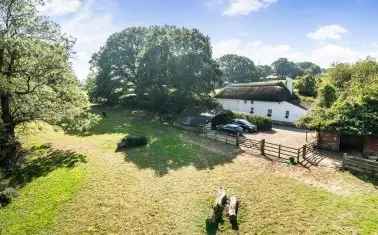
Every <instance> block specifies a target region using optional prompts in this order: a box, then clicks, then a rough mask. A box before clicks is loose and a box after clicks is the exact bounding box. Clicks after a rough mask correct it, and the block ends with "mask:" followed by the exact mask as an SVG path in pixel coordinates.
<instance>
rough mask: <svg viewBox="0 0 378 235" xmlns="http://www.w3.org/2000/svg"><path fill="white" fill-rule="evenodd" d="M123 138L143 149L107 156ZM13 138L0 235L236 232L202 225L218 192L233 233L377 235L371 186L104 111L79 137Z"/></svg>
mask: <svg viewBox="0 0 378 235" xmlns="http://www.w3.org/2000/svg"><path fill="white" fill-rule="evenodd" d="M128 133H142V134H145V135H147V136H148V138H149V145H148V146H147V147H144V148H138V149H134V150H130V151H128V152H127V153H126V152H116V151H115V149H116V144H117V143H118V142H119V141H120V139H121V138H122V137H124V136H125V135H126V134H128ZM21 136H22V141H23V143H24V145H25V146H27V147H28V148H30V149H31V151H30V152H31V153H30V155H31V157H30V159H29V160H28V164H27V165H26V167H25V169H24V170H23V171H21V172H19V174H18V175H17V176H15V177H14V179H11V180H14V181H15V182H18V183H19V185H21V186H22V187H21V188H20V190H19V192H20V195H19V196H18V197H17V198H16V199H15V201H14V202H12V203H11V204H10V205H9V206H8V207H6V208H5V209H0V226H1V227H0V229H1V230H0V231H1V232H0V234H206V233H207V234H215V233H219V234H237V231H233V230H232V229H231V226H230V224H229V222H228V221H227V220H226V219H225V221H224V223H221V224H220V225H219V229H218V231H216V230H215V229H214V228H213V227H207V226H206V222H205V221H206V219H207V217H208V216H209V214H210V211H211V205H212V201H213V198H214V194H215V192H216V190H217V189H218V188H219V187H220V186H223V187H225V188H226V190H227V192H228V193H229V194H233V195H237V196H238V197H239V198H240V199H241V207H240V216H239V220H238V221H239V231H238V232H239V233H240V234H299V233H301V234H352V233H359V234H378V233H377V231H378V192H377V190H376V189H375V188H374V186H372V185H370V184H368V183H365V182H363V181H360V180H359V179H357V178H355V177H354V176H352V175H350V174H348V173H343V172H338V171H333V170H329V169H324V170H323V169H318V170H313V171H311V172H308V171H307V170H304V169H300V168H298V167H293V166H287V165H281V164H278V163H274V162H270V161H266V160H264V159H261V158H258V157H253V156H248V155H247V154H245V153H241V152H240V151H239V150H238V149H235V148H234V147H232V146H226V145H223V144H220V143H216V142H212V141H210V140H206V139H203V138H200V137H198V136H195V135H194V134H190V133H186V132H183V131H181V130H177V129H173V128H170V127H166V126H163V125H161V124H159V123H158V122H154V121H151V120H150V119H149V117H146V116H144V115H143V114H140V113H135V114H131V113H130V112H127V111H117V110H107V118H105V119H104V120H103V121H102V122H101V123H100V124H99V125H98V126H97V127H96V128H94V129H93V130H91V131H89V132H88V133H87V134H86V135H83V136H75V135H67V134H64V133H63V132H61V131H56V130H54V128H52V127H50V126H47V125H41V126H38V127H37V126H33V128H31V129H30V130H29V131H28V133H23V134H22V135H21ZM46 144H49V145H47V146H46ZM41 145H45V146H42V147H38V146H41ZM33 146H34V148H32V147H33Z"/></svg>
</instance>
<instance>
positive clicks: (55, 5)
mask: <svg viewBox="0 0 378 235" xmlns="http://www.w3.org/2000/svg"><path fill="white" fill-rule="evenodd" d="M82 4H83V2H82V0H47V1H46V2H45V4H44V5H43V6H41V7H39V10H40V13H41V14H42V15H48V16H63V15H66V14H69V13H74V12H77V11H78V10H79V9H80V7H81V6H82Z"/></svg>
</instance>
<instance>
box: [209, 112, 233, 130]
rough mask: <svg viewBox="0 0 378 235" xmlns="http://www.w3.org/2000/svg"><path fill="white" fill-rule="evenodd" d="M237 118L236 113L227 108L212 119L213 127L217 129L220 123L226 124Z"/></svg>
mask: <svg viewBox="0 0 378 235" xmlns="http://www.w3.org/2000/svg"><path fill="white" fill-rule="evenodd" d="M233 119H235V114H234V113H233V112H231V111H229V110H226V111H224V112H222V113H220V114H218V115H216V116H215V117H214V118H213V119H212V120H211V128H212V129H216V127H217V126H218V125H225V124H228V123H230V122H232V120H233Z"/></svg>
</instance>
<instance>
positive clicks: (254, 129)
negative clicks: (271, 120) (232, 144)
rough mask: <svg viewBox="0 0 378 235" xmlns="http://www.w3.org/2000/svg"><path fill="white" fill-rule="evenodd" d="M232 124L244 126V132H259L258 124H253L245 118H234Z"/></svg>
mask: <svg viewBox="0 0 378 235" xmlns="http://www.w3.org/2000/svg"><path fill="white" fill-rule="evenodd" d="M232 124H235V125H238V126H240V127H241V128H243V130H244V132H248V133H253V132H257V126H256V125H253V124H252V123H250V122H249V121H247V120H245V119H234V120H233V122H232Z"/></svg>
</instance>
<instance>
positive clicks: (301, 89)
mask: <svg viewBox="0 0 378 235" xmlns="http://www.w3.org/2000/svg"><path fill="white" fill-rule="evenodd" d="M296 88H297V89H298V93H299V94H300V95H303V96H316V88H317V81H316V78H315V77H314V76H313V75H310V74H305V75H303V76H299V77H297V81H296Z"/></svg>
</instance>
